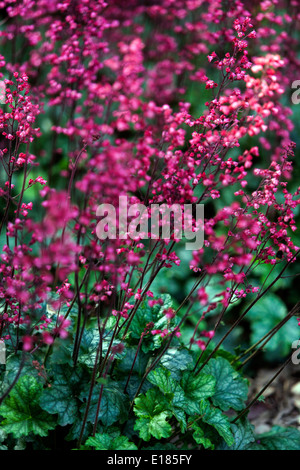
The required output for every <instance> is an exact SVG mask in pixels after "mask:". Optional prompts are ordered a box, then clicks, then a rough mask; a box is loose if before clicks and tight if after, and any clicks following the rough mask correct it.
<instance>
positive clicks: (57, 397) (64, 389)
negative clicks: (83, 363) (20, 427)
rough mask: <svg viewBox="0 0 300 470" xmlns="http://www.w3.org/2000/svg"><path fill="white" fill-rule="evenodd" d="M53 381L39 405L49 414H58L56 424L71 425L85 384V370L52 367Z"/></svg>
mask: <svg viewBox="0 0 300 470" xmlns="http://www.w3.org/2000/svg"><path fill="white" fill-rule="evenodd" d="M53 376H54V381H53V383H52V384H51V387H50V388H48V389H46V390H44V392H43V394H42V396H41V399H40V405H41V407H42V408H43V410H45V411H47V412H48V413H50V414H58V424H60V425H61V426H66V425H67V424H73V423H74V422H75V420H76V418H77V417H78V414H79V407H80V401H79V399H78V395H79V393H80V389H81V387H82V385H83V384H84V383H85V382H86V380H87V376H86V374H85V370H84V369H82V368H81V367H77V368H76V369H72V368H71V367H69V366H68V365H67V364H65V365H57V366H54V367H53Z"/></svg>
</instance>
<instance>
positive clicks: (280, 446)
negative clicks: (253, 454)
mask: <svg viewBox="0 0 300 470" xmlns="http://www.w3.org/2000/svg"><path fill="white" fill-rule="evenodd" d="M256 442H257V444H256V445H255V448H256V449H260V450H300V431H299V430H298V429H296V428H282V427H280V426H274V428H273V429H272V430H271V431H269V432H267V433H264V434H258V435H257V436H256Z"/></svg>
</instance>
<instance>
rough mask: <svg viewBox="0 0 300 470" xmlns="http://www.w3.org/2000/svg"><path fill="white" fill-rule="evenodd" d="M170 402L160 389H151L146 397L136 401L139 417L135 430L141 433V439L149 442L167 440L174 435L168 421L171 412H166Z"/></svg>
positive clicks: (140, 397) (135, 408) (136, 410)
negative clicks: (152, 439) (152, 438)
mask: <svg viewBox="0 0 300 470" xmlns="http://www.w3.org/2000/svg"><path fill="white" fill-rule="evenodd" d="M166 406H168V402H167V401H166V399H165V397H164V395H162V393H161V392H160V391H159V390H158V389H150V390H148V392H147V393H146V394H145V395H140V396H139V397H137V398H136V399H135V404H134V412H135V414H136V416H138V420H137V421H136V423H135V426H134V429H135V430H137V431H139V435H140V438H141V439H143V440H144V441H149V440H150V439H151V436H153V437H155V438H156V439H161V438H167V437H170V436H171V434H172V426H171V425H170V424H169V423H168V422H167V421H166V419H167V418H168V417H170V412H169V411H165V409H166Z"/></svg>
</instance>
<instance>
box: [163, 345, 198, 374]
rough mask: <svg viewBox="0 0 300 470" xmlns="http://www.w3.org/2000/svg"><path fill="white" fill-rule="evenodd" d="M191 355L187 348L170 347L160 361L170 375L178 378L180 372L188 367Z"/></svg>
mask: <svg viewBox="0 0 300 470" xmlns="http://www.w3.org/2000/svg"><path fill="white" fill-rule="evenodd" d="M192 362H193V357H192V355H191V354H190V352H189V350H188V349H179V350H178V349H177V348H170V349H168V350H167V352H166V353H165V354H164V355H163V357H162V359H161V361H160V363H161V364H162V365H163V366H164V367H166V369H168V370H169V371H170V372H171V375H172V377H174V378H176V379H179V378H180V377H181V372H182V371H183V370H186V369H188V367H189V365H191V364H192Z"/></svg>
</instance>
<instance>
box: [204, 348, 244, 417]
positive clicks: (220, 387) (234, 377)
mask: <svg viewBox="0 0 300 470" xmlns="http://www.w3.org/2000/svg"><path fill="white" fill-rule="evenodd" d="M203 372H205V373H206V374H209V375H212V376H213V377H214V378H215V380H216V388H215V392H214V394H213V396H212V401H213V404H214V405H215V406H218V407H220V408H221V409H222V410H224V411H226V410H229V409H230V408H232V409H234V410H236V411H239V410H241V409H243V407H244V402H245V401H246V399H247V396H248V385H247V380H246V379H244V378H242V377H241V376H240V374H239V373H238V372H237V371H236V370H235V369H234V368H233V367H232V366H231V365H230V364H229V362H228V361H227V360H226V359H224V358H222V357H218V358H217V359H211V360H210V361H209V363H208V364H207V365H206V366H205V367H204V369H203Z"/></svg>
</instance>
